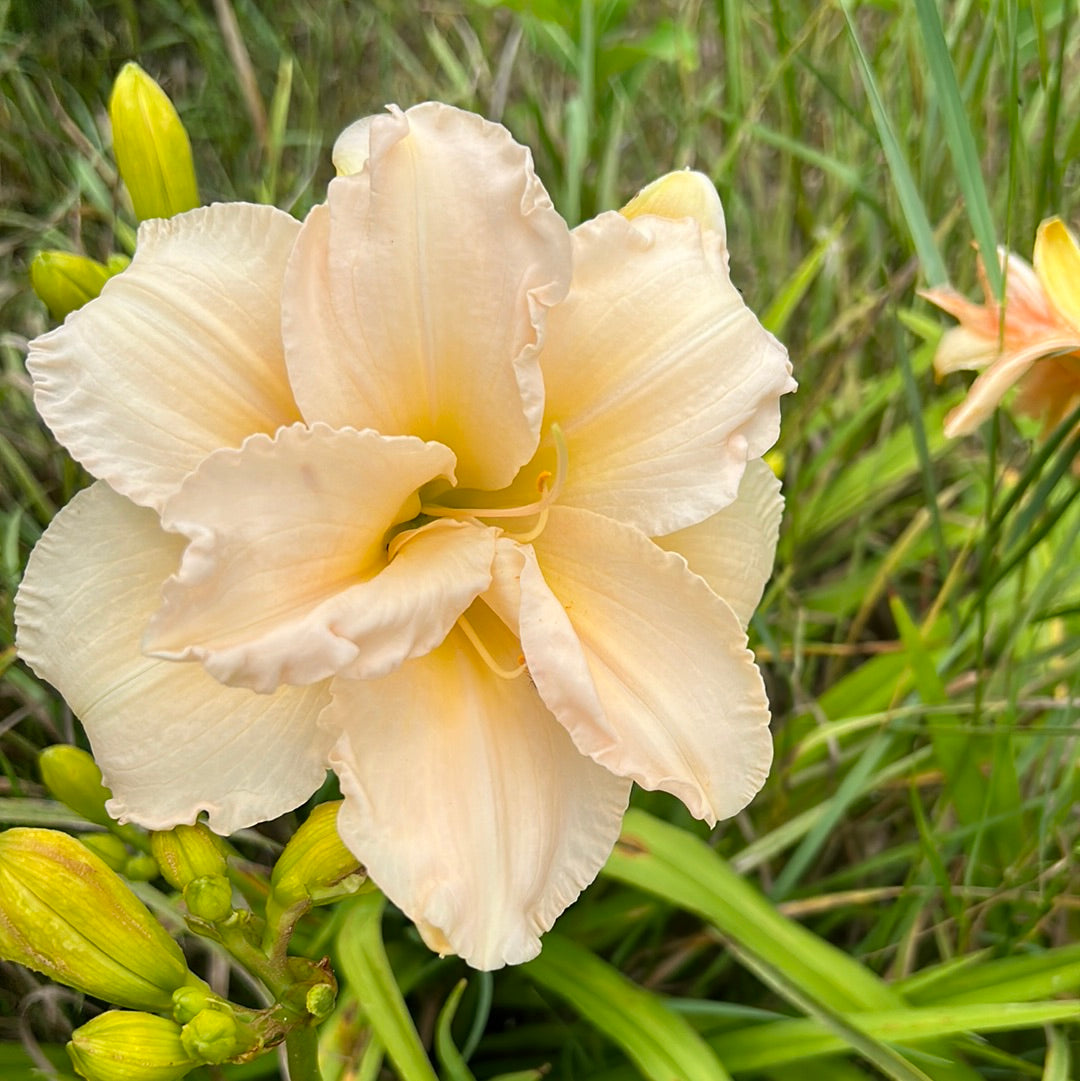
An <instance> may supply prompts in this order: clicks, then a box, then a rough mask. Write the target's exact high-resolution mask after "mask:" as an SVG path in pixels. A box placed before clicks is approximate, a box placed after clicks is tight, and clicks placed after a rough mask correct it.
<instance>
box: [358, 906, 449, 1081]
mask: <svg viewBox="0 0 1080 1081" xmlns="http://www.w3.org/2000/svg"><path fill="white" fill-rule="evenodd" d="M385 904H386V900H385V898H384V897H383V896H382V894H381V893H378V892H375V891H372V892H371V893H368V894H364V895H362V896H359V897H357V898H356V900H354V901H353V902H352V903H351V904H350V906H349V911H348V913H347V914H346V916H345V919H344V921H343V923H342V927H341V932H340V934H339V935H338V954H339V960H340V962H341V970H342V974H343V975H344V977H345V980H346V982H347V983H348V986H349V987H350V988H351V989H352V991H353V992H354V993H355V994H356V997H357V998H358V999H359V1000H360V1004H361V1005H362V1006H363V1008H364V1012H365V1013H366V1014H367V1017H368V1020H369V1021H370V1022H371V1027H372V1029H373V1030H374V1032H375V1034H376V1036H378V1037H379V1039H380V1040H381V1041H382V1043H383V1044H384V1046H385V1047H386V1053H387V1054H388V1055H389V1056H390V1059H391V1061H392V1062H393V1063H394V1067H395V1068H396V1069H397V1072H398V1074H399V1075H400V1077H401V1078H402V1081H438V1077H437V1076H436V1074H435V1071H434V1069H433V1068H432V1065H431V1061H430V1059H429V1058H428V1056H427V1052H426V1051H425V1050H424V1046H423V1044H422V1043H421V1042H420V1036H419V1034H418V1033H417V1031H416V1026H415V1025H414V1024H413V1020H412V1017H411V1015H410V1014H409V1008H408V1007H407V1006H406V1005H405V998H404V996H403V995H402V993H401V988H400V987H398V984H397V980H396V979H395V977H394V972H393V969H391V967H390V961H389V959H388V958H387V956H386V948H385V947H384V946H383V940H382V911H383V906H384V905H385Z"/></svg>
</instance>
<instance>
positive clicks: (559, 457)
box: [420, 424, 569, 520]
mask: <svg viewBox="0 0 1080 1081" xmlns="http://www.w3.org/2000/svg"><path fill="white" fill-rule="evenodd" d="M551 437H552V440H553V441H554V443H555V479H554V482H553V483H552V485H551V487H550V488H549V487H548V486H547V482H548V479H549V478H550V477H551V471H550V470H547V469H545V470H544V471H543V472H542V473H541V474H540V475H539V476H538V477H537V479H536V486H537V489H538V490H539V491H540V493H541V495H540V498H539V499H538V500H536V501H535V502H534V503H526V504H525V505H524V506H520V507H442V506H440V505H439V504H438V503H424V504H422V505H421V507H420V513H421V514H426V515H428V516H429V517H431V518H457V519H459V520H460V519H462V518H530V517H532V515H534V514H543V513H544V512H545V511H546V510H547V508H548V507H550V506H551V504H552V503H554V502H555V500H556V499H558V498H559V493H560V492H561V491H562V486H563V482H564V481H565V480H566V470H567V466H568V462H569V455H568V453H567V449H566V437H565V436H564V435H563V434H562V429H561V428H560V427H559V426H558V425H557V424H553V425H552V426H551Z"/></svg>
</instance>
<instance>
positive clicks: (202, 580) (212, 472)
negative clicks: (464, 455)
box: [144, 424, 495, 692]
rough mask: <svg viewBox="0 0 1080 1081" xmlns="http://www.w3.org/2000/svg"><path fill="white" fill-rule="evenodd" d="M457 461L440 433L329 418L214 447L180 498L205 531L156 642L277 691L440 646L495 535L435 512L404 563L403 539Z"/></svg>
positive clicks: (382, 668)
mask: <svg viewBox="0 0 1080 1081" xmlns="http://www.w3.org/2000/svg"><path fill="white" fill-rule="evenodd" d="M453 465H454V459H453V455H452V454H451V453H450V451H449V450H447V448H446V447H444V446H441V445H440V444H438V443H424V442H422V441H421V440H419V439H413V438H410V437H408V436H391V437H387V436H381V435H379V434H378V433H377V432H373V431H370V430H366V431H362V432H357V431H355V430H354V429H351V428H346V429H342V430H340V431H339V430H335V429H332V428H329V427H327V426H326V425H323V424H319V425H315V426H314V427H313V428H310V429H309V428H305V427H302V426H300V425H296V426H294V427H292V428H283V429H281V431H279V432H278V433H277V435H276V436H275V437H274V438H273V439H270V438H269V437H267V436H261V435H260V436H254V437H252V438H251V439H249V440H248V441H247V442H246V443H245V444H244V445H243V447H242V448H241V449H240V450H237V451H233V450H228V451H219V452H218V453H216V454H214V455H211V457H209V458H207V459H206V461H205V462H204V463H203V464H202V465H201V466H200V467H199V469H198V470H197V471H196V472H195V473H193V474H192V475H191V476H190V477H189V478H188V480H187V481H186V482H185V483H184V485H183V487H182V488H181V489H180V491H179V492H178V493H177V494H176V495H175V496H174V497H173V498H172V499H170V500H169V502H168V503H167V504H166V507H165V513H164V517H163V524H164V525H165V527H166V528H167V529H170V530H173V531H176V532H180V533H183V534H184V535H185V536H187V537H189V538H190V540H191V543H190V544H189V545H188V547H187V550H186V551H185V552H184V556H183V560H182V562H181V565H180V570H179V572H178V573H177V575H176V576H175V577H174V578H172V579H170V581H169V582H168V584H167V585H166V587H165V590H164V604H163V606H162V608H161V611H160V612H159V613H158V615H156V616H155V617H154V620H153V622H152V623H151V626H150V629H149V631H148V633H147V636H146V639H145V641H144V648H146V649H147V650H150V651H153V652H154V653H155V654H156V655H158V656H164V657H168V658H171V659H174V660H187V659H190V658H194V659H198V660H201V661H202V663H203V664H204V665H205V666H206V669H207V671H208V672H210V673H211V675H213V676H214V677H215V678H216V679H219V680H221V681H223V682H225V683H229V684H232V685H236V686H244V687H251V688H252V689H254V690H257V691H262V692H268V691H272V690H273V689H274V688H275V687H277V686H279V685H280V684H281V683H293V684H307V683H316V682H318V681H319V680H322V679H326V678H328V677H329V676H331V675H334V674H335V673H337V672H341V671H344V670H346V669H348V670H349V671H351V672H352V673H354V674H357V675H363V676H365V677H370V676H373V675H383V674H385V672H386V671H389V670H390V669H391V668H393V667H395V666H396V665H397V664H400V663H401V661H402V660H404V659H405V658H406V657H409V656H415V655H417V654H418V653H423V652H426V651H427V650H429V649H432V648H434V646H436V645H438V643H439V642H441V641H442V639H443V638H444V637H445V636H446V633H447V631H449V629H450V627H452V626H453V624H454V621H455V620H456V619H457V618H458V616H459V615H460V614H461V613H462V612H463V611H464V610H465V609H466V608H467V607H468V606H469V604H470V603H471V602H472V600H473V598H474V597H475V596H476V595H477V594H478V593H481V592H483V591H484V590H485V589H486V588H487V586H488V583H489V582H490V580H491V571H490V568H491V562H492V559H493V557H494V549H495V541H494V531H493V530H489V529H486V528H482V527H479V526H475V525H466V524H463V523H455V522H444V523H433V525H432V526H430V527H428V528H427V529H426V530H422V531H417V532H415V533H413V534H410V535H409V536H408V541H407V543H403V544H402V543H401V542H400V541H399V542H398V543H397V544H395V545H394V550H396V551H398V555H397V556H396V557H395V558H394V559H393V561H392V562H389V566H388V565H387V564H388V561H389V555H388V551H387V545H388V544H389V542H390V539H391V534H392V532H393V531H394V528H395V527H396V526H398V525H400V524H402V523H404V522H407V521H409V520H410V519H412V518H414V517H416V515H417V514H418V513H419V510H420V501H419V498H418V496H417V489H418V488H420V486H421V485H423V484H426V483H427V482H428V481H430V480H432V479H433V478H435V477H447V476H452V474H453ZM402 539H404V538H402Z"/></svg>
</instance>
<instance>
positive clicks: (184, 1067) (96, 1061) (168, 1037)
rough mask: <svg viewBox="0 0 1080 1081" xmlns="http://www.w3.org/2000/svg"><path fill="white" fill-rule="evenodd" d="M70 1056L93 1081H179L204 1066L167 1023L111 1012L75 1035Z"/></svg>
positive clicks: (152, 1017)
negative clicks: (201, 1065)
mask: <svg viewBox="0 0 1080 1081" xmlns="http://www.w3.org/2000/svg"><path fill="white" fill-rule="evenodd" d="M67 1051H68V1055H69V1056H70V1057H71V1063H72V1065H73V1066H74V1067H75V1070H76V1072H77V1073H79V1074H80V1075H81V1076H82V1077H85V1078H86V1079H87V1081H178V1079H179V1078H181V1077H183V1076H184V1075H185V1074H187V1073H189V1072H190V1071H191V1070H193V1069H194V1068H195V1067H196V1066H197V1065H198V1061H197V1060H196V1059H194V1058H192V1057H191V1056H190V1055H189V1054H188V1052H187V1051H186V1050H185V1048H184V1045H183V1043H182V1041H181V1033H180V1026H179V1025H178V1024H176V1022H175V1021H170V1020H169V1019H168V1018H167V1017H157V1016H156V1015H154V1014H149V1013H135V1012H131V1011H125V1010H110V1011H109V1012H107V1013H103V1014H99V1015H98V1016H97V1017H95V1018H94V1019H93V1020H92V1021H90V1022H88V1023H87V1024H85V1025H83V1026H82V1027H81V1028H78V1029H76V1030H75V1032H74V1033H72V1037H71V1043H69V1044H68V1045H67Z"/></svg>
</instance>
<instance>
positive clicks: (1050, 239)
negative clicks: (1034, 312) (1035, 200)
mask: <svg viewBox="0 0 1080 1081" xmlns="http://www.w3.org/2000/svg"><path fill="white" fill-rule="evenodd" d="M1034 263H1035V273H1036V274H1038V276H1039V281H1040V282H1041V283H1042V285H1043V288H1044V289H1045V290H1046V293H1047V295H1048V296H1049V298H1050V301H1051V303H1052V304H1053V305H1054V307H1055V308H1056V309H1057V311H1058V313H1059V314H1060V315H1061V317H1062V318H1063V319H1064V320H1065V321H1066V322H1067V323H1068V324H1069V325H1070V327H1072V328H1073V329H1074V330H1075V331H1076V332H1077V333H1080V248H1078V247H1077V246H1076V239H1075V238H1074V237H1073V235H1072V233H1070V232H1069V230H1068V228H1067V227H1066V225H1065V223H1064V222H1063V221H1062V220H1061V219H1060V218H1051V219H1049V221H1044V222H1043V223H1042V225H1040V226H1039V231H1038V233H1037V234H1036V236H1035V257H1034Z"/></svg>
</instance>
